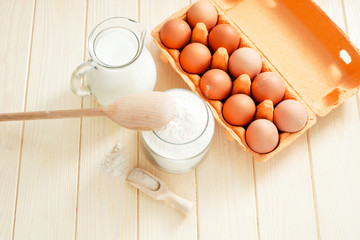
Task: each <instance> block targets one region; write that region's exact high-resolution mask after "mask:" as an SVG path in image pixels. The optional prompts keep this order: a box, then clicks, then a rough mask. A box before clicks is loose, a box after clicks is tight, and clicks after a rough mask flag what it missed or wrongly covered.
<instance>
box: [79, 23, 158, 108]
mask: <svg viewBox="0 0 360 240" xmlns="http://www.w3.org/2000/svg"><path fill="white" fill-rule="evenodd" d="M138 48H139V41H138V39H137V38H136V36H135V35H134V34H133V33H132V32H131V31H129V30H127V29H125V28H120V27H114V28H110V29H105V30H103V31H102V32H100V33H99V34H98V35H97V36H96V38H95V40H94V51H93V52H94V54H95V58H94V59H93V61H94V62H95V63H96V62H99V63H100V64H102V65H105V66H101V65H99V64H97V65H96V70H94V71H90V72H89V73H88V74H87V76H86V77H87V78H86V81H87V87H88V88H89V90H90V91H91V94H92V95H93V96H94V97H95V98H96V99H97V101H98V102H99V103H100V104H101V105H108V104H110V103H111V102H113V101H115V100H117V99H119V98H121V97H124V96H126V95H130V94H133V93H138V92H143V91H151V90H153V89H154V86H155V82H156V67H155V63H154V60H153V58H152V56H151V54H150V53H149V51H148V50H147V49H146V48H145V47H144V48H143V50H142V53H141V55H140V56H139V57H138V58H137V59H136V60H135V61H134V62H133V63H131V64H129V65H128V66H125V67H119V68H112V67H114V66H121V65H125V64H127V63H129V62H130V61H131V60H133V58H134V57H135V55H136V54H137V51H138ZM96 58H97V59H96ZM107 66H109V67H107Z"/></svg>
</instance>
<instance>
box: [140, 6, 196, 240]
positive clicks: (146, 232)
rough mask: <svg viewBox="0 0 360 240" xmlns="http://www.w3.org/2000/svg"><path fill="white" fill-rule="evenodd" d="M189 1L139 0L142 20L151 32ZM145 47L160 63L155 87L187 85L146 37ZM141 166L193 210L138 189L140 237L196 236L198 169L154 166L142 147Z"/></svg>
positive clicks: (171, 237)
mask: <svg viewBox="0 0 360 240" xmlns="http://www.w3.org/2000/svg"><path fill="white" fill-rule="evenodd" d="M187 4H189V2H188V1H186V0H176V1H166V0H161V1H151V0H140V22H142V23H143V24H145V26H146V29H147V31H148V32H150V31H151V30H152V29H153V28H154V27H155V26H156V25H158V24H159V23H161V22H162V21H163V20H164V19H165V18H166V17H168V16H169V15H170V14H171V13H173V12H175V11H177V10H179V9H180V8H182V7H184V6H186V5H187ZM146 47H147V48H148V49H149V51H150V52H151V54H152V55H153V57H154V60H155V62H156V65H157V74H158V77H157V84H156V87H155V89H156V90H160V91H163V90H166V89H169V88H175V87H180V88H186V87H185V83H184V82H183V80H182V79H181V78H180V76H178V75H177V74H176V73H175V71H173V70H172V69H171V67H170V65H168V64H165V63H163V62H162V61H161V60H160V51H159V49H158V48H157V47H156V46H155V44H154V43H153V41H152V39H151V37H150V36H148V37H147V41H146ZM139 167H140V168H144V169H145V170H147V171H149V172H150V173H152V174H154V175H155V176H157V177H159V178H160V179H162V180H163V181H165V182H166V183H167V184H168V186H169V189H170V190H171V191H173V192H174V193H176V194H178V195H179V196H181V197H184V198H186V199H188V200H190V201H192V202H193V203H194V208H193V209H192V212H191V213H190V214H189V215H188V216H187V217H185V216H184V215H183V214H182V213H181V212H180V211H179V210H177V209H173V208H171V207H170V206H169V205H168V204H164V202H161V201H156V200H154V199H152V198H150V197H148V196H147V195H145V194H144V193H142V192H139V206H138V209H139V222H138V233H139V236H138V239H146V240H147V239H164V240H165V239H196V237H197V233H196V224H197V223H196V204H195V203H196V190H195V171H191V172H189V173H186V174H171V173H166V172H164V171H161V170H159V169H158V168H156V167H154V166H153V165H152V164H151V163H150V162H149V159H148V158H147V157H146V156H145V154H144V152H143V151H142V149H141V148H140V150H139Z"/></svg>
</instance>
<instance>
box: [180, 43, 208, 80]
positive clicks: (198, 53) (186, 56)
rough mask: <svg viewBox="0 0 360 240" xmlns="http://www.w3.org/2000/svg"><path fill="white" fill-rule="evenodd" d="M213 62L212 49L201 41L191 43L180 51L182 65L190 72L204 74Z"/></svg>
mask: <svg viewBox="0 0 360 240" xmlns="http://www.w3.org/2000/svg"><path fill="white" fill-rule="evenodd" d="M210 64H211V53H210V50H209V49H208V48H207V47H206V46H205V45H204V44H201V43H190V44H189V45H187V46H186V47H184V49H183V50H182V52H181V53H180V65H181V67H182V68H183V69H184V71H186V72H188V73H196V74H202V73H203V72H205V71H206V70H208V69H209V67H210Z"/></svg>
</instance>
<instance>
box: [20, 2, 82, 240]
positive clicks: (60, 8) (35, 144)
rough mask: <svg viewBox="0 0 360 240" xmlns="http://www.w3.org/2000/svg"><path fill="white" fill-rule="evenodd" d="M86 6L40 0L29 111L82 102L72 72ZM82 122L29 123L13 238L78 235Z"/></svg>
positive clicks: (79, 52)
mask: <svg viewBox="0 0 360 240" xmlns="http://www.w3.org/2000/svg"><path fill="white" fill-rule="evenodd" d="M84 7H85V1H76V2H74V1H48V0H39V1H37V3H36V9H35V20H34V21H35V23H34V30H33V44H32V54H31V60H30V69H29V71H30V73H29V84H28V95H27V106H26V110H27V111H36V110H52V109H71V108H79V107H80V99H78V98H76V97H75V96H73V95H72V93H71V91H70V90H69V78H70V74H71V71H72V69H73V67H74V65H75V64H76V63H77V62H79V61H81V60H82V56H83V52H82V49H83V42H82V41H81V40H82V39H83V36H84V28H83V26H84V20H85V18H84V17H85V11H84V9H85V8H84ZM69 36H71V37H69ZM76 39H78V40H80V41H76ZM13 93H14V94H15V92H13ZM79 123H80V121H79V119H76V120H46V121H32V122H31V121H30V122H26V123H25V126H24V139H23V149H22V160H21V166H20V176H19V179H20V180H19V187H18V188H19V194H18V201H17V208H16V222H15V233H14V238H15V239H72V238H73V237H74V235H75V215H76V189H77V175H78V159H79V157H78V156H79V155H78V154H79V136H80V125H79Z"/></svg>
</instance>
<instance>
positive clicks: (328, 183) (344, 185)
mask: <svg viewBox="0 0 360 240" xmlns="http://www.w3.org/2000/svg"><path fill="white" fill-rule="evenodd" d="M317 2H318V3H319V5H320V6H321V7H322V9H324V10H325V12H326V13H327V14H328V15H329V16H330V17H331V18H332V19H333V20H334V21H335V23H337V24H338V25H339V26H340V27H341V28H342V29H343V30H344V31H346V26H345V22H344V19H345V17H344V15H343V13H344V12H343V8H342V7H343V4H342V2H341V0H332V1H325V0H322V1H317ZM354 2H355V1H353V3H352V4H351V8H352V11H354V13H356V12H358V11H359V10H360V7H359V4H356V3H354ZM349 5H350V4H349ZM356 6H358V10H356ZM349 26H353V27H354V26H356V25H354V23H352V24H351V25H349ZM356 31H358V27H356ZM309 139H310V148H311V157H312V166H313V181H314V195H315V198H316V209H317V214H318V223H319V236H320V237H321V239H354V237H355V236H360V229H359V227H358V226H359V222H360V205H359V202H360V187H359V184H357V183H359V182H360V174H359V173H360V162H359V156H360V148H359V146H360V121H359V116H358V109H357V106H356V98H355V96H354V97H352V98H350V99H349V100H347V101H346V102H344V103H343V104H342V105H341V106H340V107H338V108H337V109H335V110H334V111H332V112H331V113H330V114H329V115H328V116H327V117H325V118H321V119H319V120H318V123H317V125H316V126H314V127H313V128H312V129H310V132H309ZM355 238H356V237H355Z"/></svg>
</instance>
